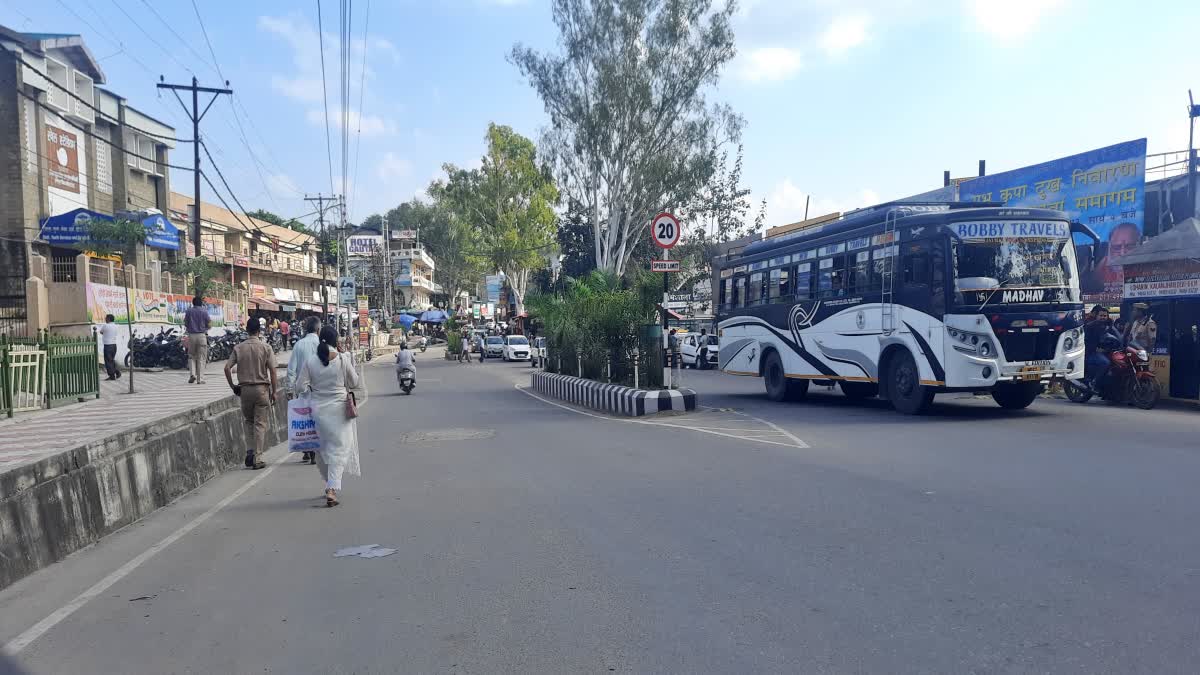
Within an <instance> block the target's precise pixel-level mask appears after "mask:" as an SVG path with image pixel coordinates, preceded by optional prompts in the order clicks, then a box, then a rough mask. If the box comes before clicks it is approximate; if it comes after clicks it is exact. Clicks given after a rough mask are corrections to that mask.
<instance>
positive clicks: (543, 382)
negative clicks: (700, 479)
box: [530, 371, 696, 417]
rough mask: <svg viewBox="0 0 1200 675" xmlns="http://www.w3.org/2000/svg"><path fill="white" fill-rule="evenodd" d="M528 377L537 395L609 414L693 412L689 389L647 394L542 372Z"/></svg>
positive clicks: (626, 415) (638, 390) (631, 389)
mask: <svg viewBox="0 0 1200 675" xmlns="http://www.w3.org/2000/svg"><path fill="white" fill-rule="evenodd" d="M530 377H531V384H532V389H533V391H534V392H536V393H538V394H541V395H543V396H547V397H550V398H556V399H558V400H560V401H564V402H567V403H573V404H575V405H578V406H582V407H584V408H590V409H592V410H596V411H598V412H602V413H607V414H609V415H620V416H622V417H642V416H644V415H653V414H655V413H659V412H665V411H680V412H683V411H687V410H695V409H696V392H694V391H692V390H691V389H671V390H665V389H664V390H657V391H650V390H646V389H634V388H633V387H625V386H622V385H619V384H605V383H603V382H596V381H594V380H585V379H583V378H580V377H575V376H573V375H561V374H558V373H547V372H542V371H537V372H534V373H531V374H530Z"/></svg>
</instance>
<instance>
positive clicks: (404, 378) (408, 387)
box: [396, 368, 417, 395]
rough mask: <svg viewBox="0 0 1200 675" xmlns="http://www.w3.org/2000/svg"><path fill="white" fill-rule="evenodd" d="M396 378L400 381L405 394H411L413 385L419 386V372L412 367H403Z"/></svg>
mask: <svg viewBox="0 0 1200 675" xmlns="http://www.w3.org/2000/svg"><path fill="white" fill-rule="evenodd" d="M396 380H397V381H398V382H399V383H400V389H401V390H402V391H403V392H404V393H405V395H408V394H411V393H412V390H413V387H415V386H417V374H416V373H415V372H413V369H412V368H401V369H400V370H399V371H398V372H397V373H396Z"/></svg>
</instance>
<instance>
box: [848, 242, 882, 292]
mask: <svg viewBox="0 0 1200 675" xmlns="http://www.w3.org/2000/svg"><path fill="white" fill-rule="evenodd" d="M875 285H876V284H873V283H872V278H871V252H870V251H859V252H858V253H855V254H854V264H853V265H852V266H851V268H850V292H851V293H866V292H868V291H871V290H875V289H874V287H875Z"/></svg>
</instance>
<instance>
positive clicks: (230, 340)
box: [208, 330, 247, 363]
mask: <svg viewBox="0 0 1200 675" xmlns="http://www.w3.org/2000/svg"><path fill="white" fill-rule="evenodd" d="M246 337H247V334H246V332H245V331H242V330H227V331H225V334H224V335H222V336H221V337H219V338H215V339H210V340H209V342H208V361H209V363H213V362H217V361H226V360H228V359H229V355H230V354H232V353H233V348H234V347H236V346H237V345H238V343H240V342H241V341H242V340H245V339H246Z"/></svg>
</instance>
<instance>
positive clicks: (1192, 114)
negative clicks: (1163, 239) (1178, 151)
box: [1187, 89, 1200, 217]
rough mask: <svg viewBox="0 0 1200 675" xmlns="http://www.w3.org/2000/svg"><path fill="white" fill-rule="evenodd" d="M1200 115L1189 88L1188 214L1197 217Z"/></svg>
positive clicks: (1199, 109)
mask: <svg viewBox="0 0 1200 675" xmlns="http://www.w3.org/2000/svg"><path fill="white" fill-rule="evenodd" d="M1197 117H1200V105H1196V100H1195V99H1193V98H1192V90H1191V89H1188V156H1187V169H1188V175H1187V179H1188V182H1187V185H1188V215H1189V217H1195V216H1196V215H1197V212H1196V150H1195V145H1194V141H1195V135H1196V118H1197Z"/></svg>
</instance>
